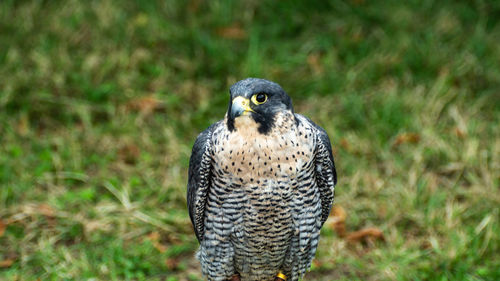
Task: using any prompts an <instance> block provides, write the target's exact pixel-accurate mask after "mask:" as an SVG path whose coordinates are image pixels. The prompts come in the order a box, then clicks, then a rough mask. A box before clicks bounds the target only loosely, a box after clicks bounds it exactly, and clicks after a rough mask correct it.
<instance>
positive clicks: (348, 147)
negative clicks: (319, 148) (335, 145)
mask: <svg viewBox="0 0 500 281" xmlns="http://www.w3.org/2000/svg"><path fill="white" fill-rule="evenodd" d="M339 144H340V146H341V147H342V148H343V149H344V150H346V151H348V152H349V151H351V144H350V143H349V142H348V141H347V140H346V139H345V138H341V139H340V142H339Z"/></svg>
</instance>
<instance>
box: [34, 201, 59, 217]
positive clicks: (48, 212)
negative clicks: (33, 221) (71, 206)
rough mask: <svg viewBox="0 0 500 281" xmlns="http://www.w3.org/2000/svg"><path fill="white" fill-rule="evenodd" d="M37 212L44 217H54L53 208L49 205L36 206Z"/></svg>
mask: <svg viewBox="0 0 500 281" xmlns="http://www.w3.org/2000/svg"><path fill="white" fill-rule="evenodd" d="M38 212H39V213H40V214H42V215H44V216H46V217H54V214H55V213H56V212H55V210H54V208H52V206H50V205H49V204H40V205H38Z"/></svg>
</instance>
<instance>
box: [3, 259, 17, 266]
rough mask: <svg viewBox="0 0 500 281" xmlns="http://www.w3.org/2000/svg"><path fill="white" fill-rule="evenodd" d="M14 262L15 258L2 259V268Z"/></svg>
mask: <svg viewBox="0 0 500 281" xmlns="http://www.w3.org/2000/svg"><path fill="white" fill-rule="evenodd" d="M13 263H14V259H5V260H3V261H0V268H7V267H10V266H11V265H12V264H13Z"/></svg>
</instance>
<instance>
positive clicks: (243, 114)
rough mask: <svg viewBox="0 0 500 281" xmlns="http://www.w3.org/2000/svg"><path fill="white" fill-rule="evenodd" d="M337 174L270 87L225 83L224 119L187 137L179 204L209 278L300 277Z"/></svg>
mask: <svg viewBox="0 0 500 281" xmlns="http://www.w3.org/2000/svg"><path fill="white" fill-rule="evenodd" d="M336 182H337V175H336V171H335V165H334V161H333V156H332V149H331V144H330V140H329V138H328V135H327V134H326V132H325V131H324V130H323V129H322V128H321V127H319V126H318V125H316V124H315V123H313V122H312V121H311V120H309V119H308V118H306V117H304V116H302V115H300V114H296V113H294V111H293V107H292V101H291V99H290V97H289V96H288V95H287V94H286V93H285V91H284V90H283V89H282V87H281V86H279V85H278V84H276V83H274V82H271V81H268V80H264V79H257V78H247V79H245V80H242V81H239V82H237V83H235V84H234V85H233V86H231V88H230V101H229V108H228V110H227V113H226V115H225V117H224V119H223V120H221V121H219V122H217V123H215V124H213V125H211V126H210V127H209V128H208V129H206V130H205V131H203V132H202V133H201V134H200V135H199V136H198V138H197V139H196V141H195V143H194V146H193V151H192V155H191V158H190V162H189V179H188V185H187V204H188V209H189V215H190V218H191V222H192V223H193V226H194V231H195V233H196V237H197V238H198V241H199V242H200V248H199V251H198V252H197V254H196V255H197V258H198V260H199V261H200V263H201V269H202V273H203V275H204V276H205V277H206V278H208V280H210V281H226V280H242V281H273V280H292V281H295V280H299V278H301V277H302V276H303V275H304V273H305V271H306V270H307V269H308V268H309V267H310V265H311V261H312V259H313V257H314V255H315V252H316V248H317V246H318V242H319V233H320V228H321V226H322V225H323V223H324V222H325V221H326V219H327V218H328V215H329V213H330V209H331V206H332V202H333V195H334V187H335V184H336Z"/></svg>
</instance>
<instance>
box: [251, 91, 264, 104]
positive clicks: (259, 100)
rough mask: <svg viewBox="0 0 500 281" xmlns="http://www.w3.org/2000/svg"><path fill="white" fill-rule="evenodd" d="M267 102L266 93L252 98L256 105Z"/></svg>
mask: <svg viewBox="0 0 500 281" xmlns="http://www.w3.org/2000/svg"><path fill="white" fill-rule="evenodd" d="M266 101H267V95H266V94H264V93H258V94H255V95H253V96H252V102H253V103H254V104H256V105H259V104H263V103H265V102H266Z"/></svg>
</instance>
